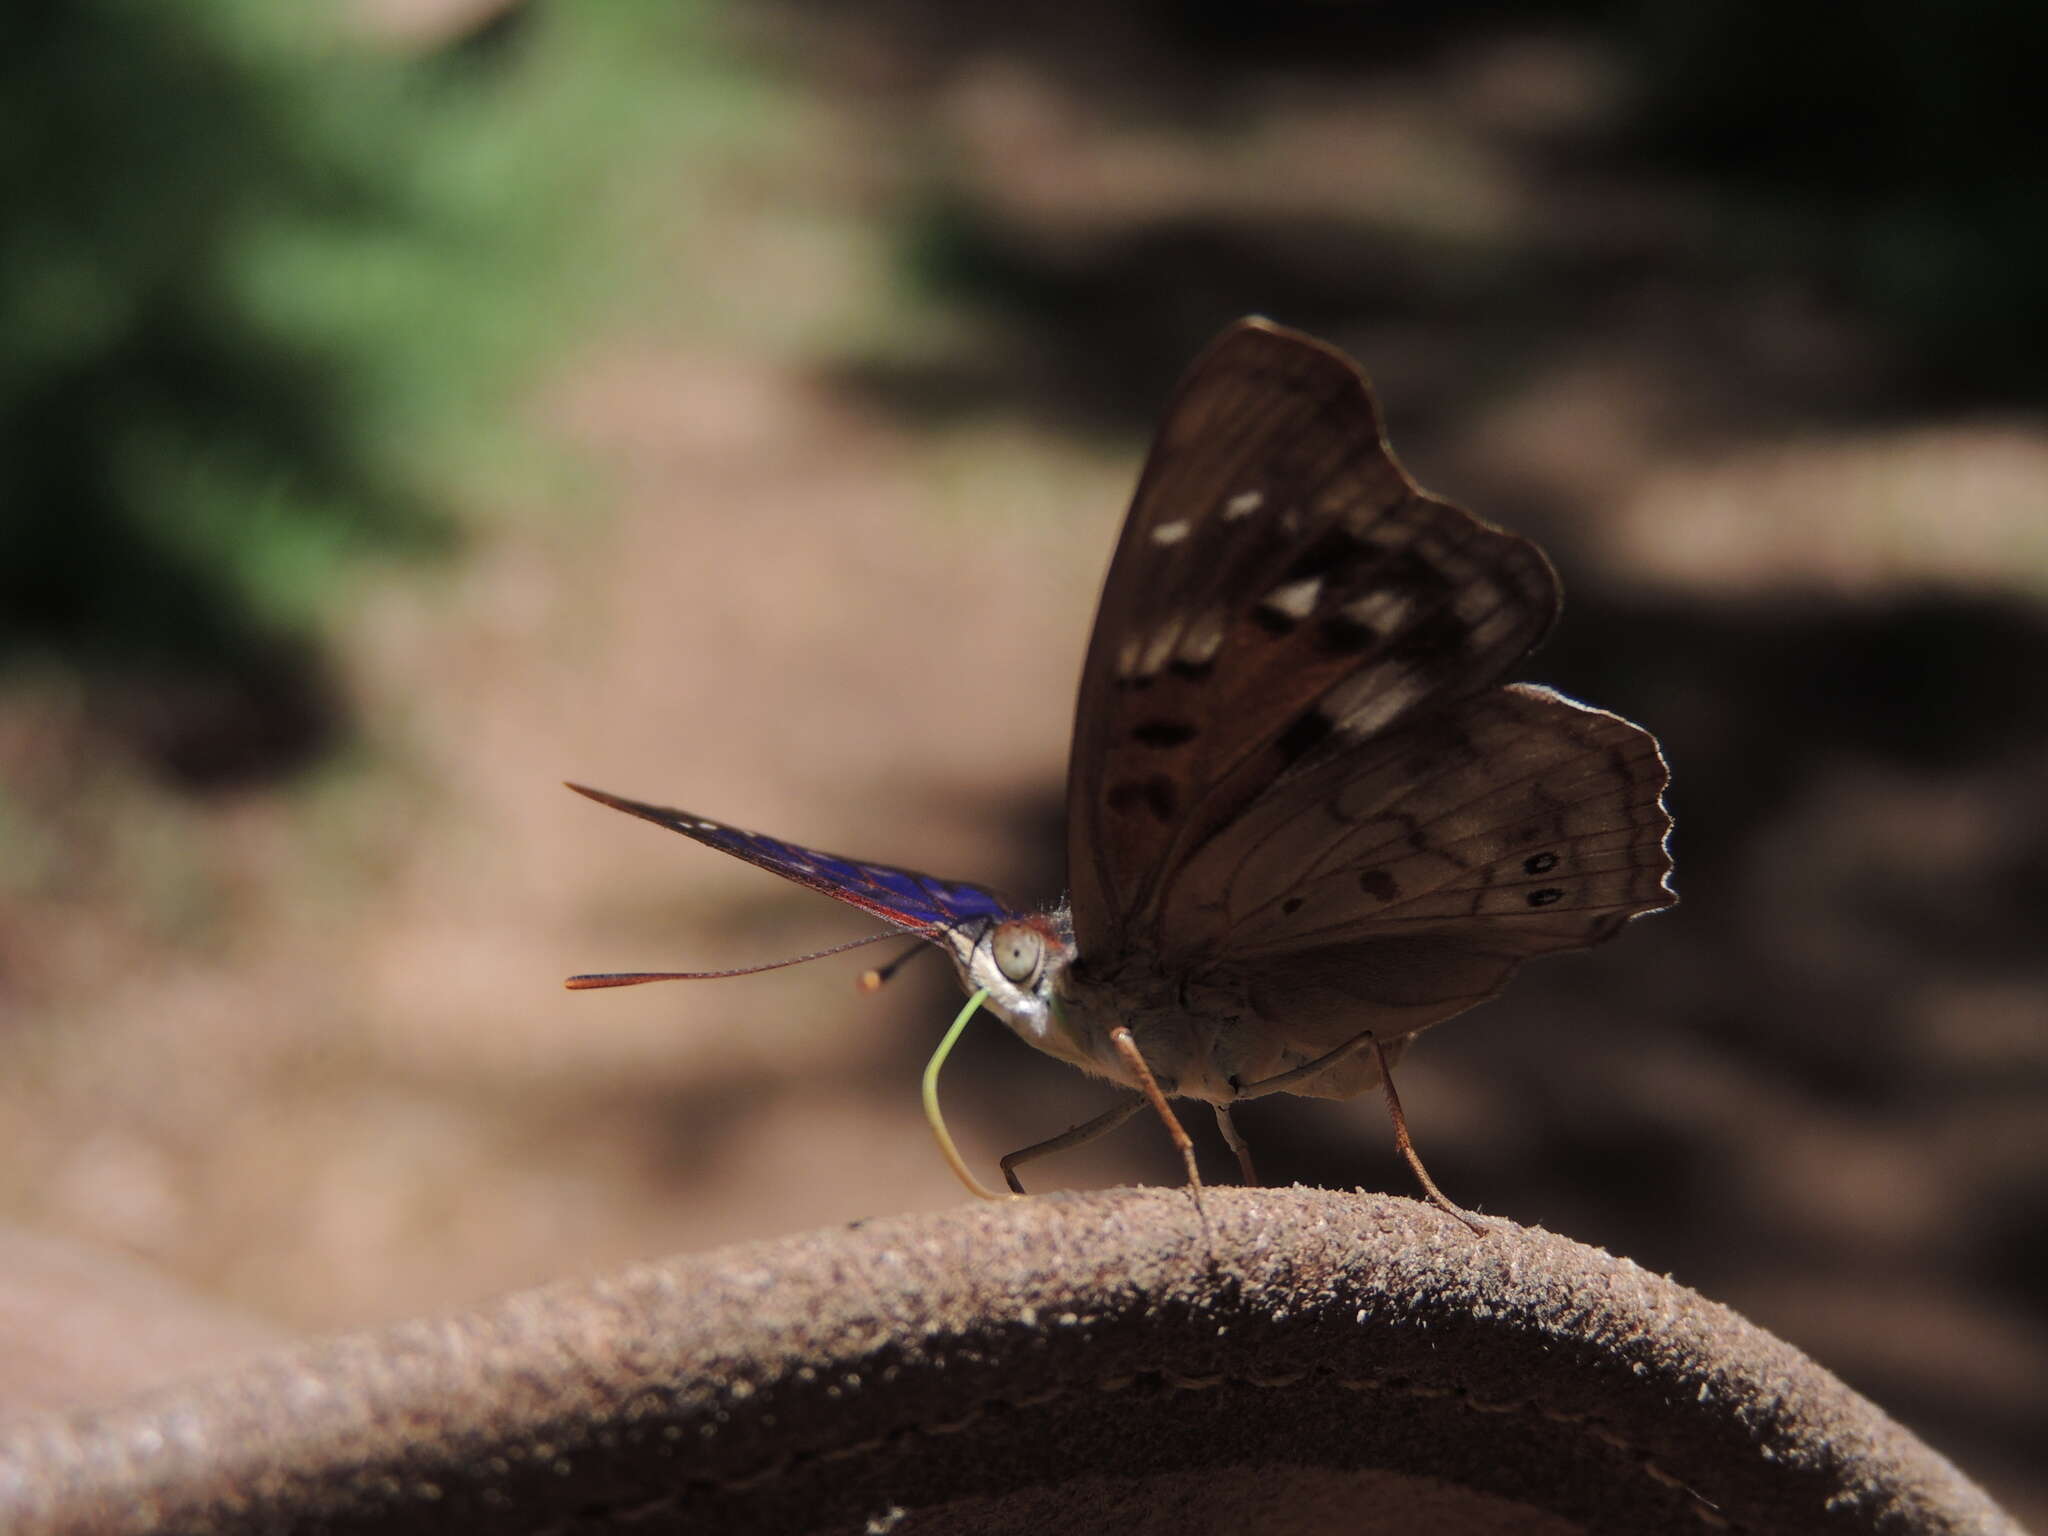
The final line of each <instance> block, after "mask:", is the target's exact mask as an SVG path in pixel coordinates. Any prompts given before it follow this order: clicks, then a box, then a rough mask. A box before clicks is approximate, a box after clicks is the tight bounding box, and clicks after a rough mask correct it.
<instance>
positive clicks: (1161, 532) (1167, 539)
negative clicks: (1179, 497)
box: [1152, 517, 1189, 549]
mask: <svg viewBox="0 0 2048 1536" xmlns="http://www.w3.org/2000/svg"><path fill="white" fill-rule="evenodd" d="M1188 527H1189V524H1188V520H1187V519H1186V518H1184V517H1178V518H1175V519H1174V520H1173V521H1172V522H1170V523H1161V524H1160V525H1159V526H1158V527H1156V528H1154V529H1153V530H1152V542H1153V543H1154V544H1157V545H1158V546H1159V547H1160V548H1161V549H1169V548H1171V547H1172V546H1173V545H1175V544H1178V543H1180V541H1181V540H1183V539H1185V538H1186V537H1187V536H1188Z"/></svg>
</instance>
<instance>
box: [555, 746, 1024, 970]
mask: <svg viewBox="0 0 2048 1536" xmlns="http://www.w3.org/2000/svg"><path fill="white" fill-rule="evenodd" d="M569 788H571V789H573V790H575V791H576V793H577V794H579V795H587V796H589V797H590V798H591V799H592V800H595V801H596V802H597V803H598V804H599V805H608V806H610V807H611V808H612V809H613V810H615V811H624V812H626V814H627V815H629V816H638V817H640V818H641V819H642V820H644V821H651V822H653V823H654V824H655V825H656V826H658V827H667V828H668V829H669V831H671V832H680V833H682V834H683V836H685V837H687V838H691V839H693V840H694V841H696V842H700V843H702V844H704V845H705V846H706V847H707V848H716V849H718V850H719V851H720V852H721V853H729V854H731V855H732V856H733V857H734V858H736V859H745V860H746V861H747V862H748V863H749V864H755V865H758V866H760V867H761V868H762V869H765V870H768V871H770V872H771V873H773V874H778V875H780V876H782V878H783V879H785V880H794V881H795V882H796V883H797V884H798V885H807V886H809V887H810V888H811V889H812V890H814V891H822V892H823V893H824V894H825V895H827V896H833V897H836V898H838V899H839V900H840V901H843V902H845V903H846V904H847V905H848V906H851V907H859V908H860V909H861V911H863V912H867V913H870V914H872V915H873V916H875V917H879V918H880V919H881V920H882V921H883V922H885V923H893V924H894V925H895V926H896V927H898V928H901V929H903V930H905V931H906V932H909V933H914V934H916V935H917V936H918V937H919V938H924V939H937V938H939V937H940V935H942V934H943V933H945V932H947V931H948V930H950V929H954V928H957V927H959V926H960V925H961V924H963V923H970V922H980V921H984V920H989V919H993V920H994V921H996V922H1001V921H1002V920H1003V919H1005V918H1009V917H1014V916H1016V915H1017V914H1016V911H1015V909H1013V908H1012V907H1011V906H1010V904H1009V903H1008V902H1006V901H1004V900H1003V899H1002V898H1001V897H1000V896H998V895H996V893H995V892H994V891H991V890H988V889H986V888H984V887H982V886H979V885H968V884H966V883H964V882H962V881H958V880H939V879H935V878H933V877H932V876H930V875H921V874H919V873H918V872H917V871H916V870H912V869H897V868H895V867H893V866H892V865H888V864H866V863H863V862H861V861H860V860H859V859H845V858H841V857H840V856H839V855H838V854H836V853H820V852H818V851H817V850H816V849H814V848H799V847H798V846H797V845H796V844H795V843H785V842H783V841H782V839H781V838H778V837H768V836H765V835H763V834H762V833H759V832H744V831H742V830H741V829H740V828H738V827H729V826H727V825H726V824H725V823H724V822H722V821H712V820H711V819H710V818H708V817H704V816H693V815H691V814H690V813H689V812H688V811H672V810H669V809H668V808H666V807H665V806H659V805H647V804H644V803H642V802H641V801H638V800H627V799H624V798H623V797H621V796H618V795H608V794H606V793H605V792H604V791H603V790H601V789H589V788H586V787H585V786H584V785H581V784H571V785H570V786H569Z"/></svg>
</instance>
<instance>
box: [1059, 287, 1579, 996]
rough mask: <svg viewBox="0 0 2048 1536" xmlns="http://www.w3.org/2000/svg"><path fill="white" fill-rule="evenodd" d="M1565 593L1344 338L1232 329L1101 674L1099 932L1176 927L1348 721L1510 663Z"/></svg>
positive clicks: (1130, 545)
mask: <svg viewBox="0 0 2048 1536" xmlns="http://www.w3.org/2000/svg"><path fill="white" fill-rule="evenodd" d="M1557 606H1558V598H1557V586H1556V580H1555V578H1554V576H1553V575H1552V573H1551V570H1550V566H1549V563H1548V562H1547V561H1546V560H1545V559H1544V557H1543V555H1542V553H1541V552H1540V551H1539V550H1537V549H1536V547H1535V546H1534V545H1532V544H1530V543H1528V542H1527V541H1526V540H1523V539H1520V538H1517V537H1515V536H1514V535H1512V534H1509V533H1506V532H1503V531H1502V530H1500V529H1497V528H1493V527H1491V526H1489V525H1488V524H1485V523H1482V522H1481V521H1479V520H1478V519H1477V518H1474V517H1472V516H1471V515H1470V514H1468V513H1466V512H1463V511H1461V510H1460V509H1458V508H1456V507H1454V506H1451V505H1449V504H1448V503H1446V502H1442V501H1438V500H1436V499H1435V498H1433V497H1430V496H1428V495H1426V494H1424V493H1423V492H1422V491H1421V490H1420V489H1419V488H1417V487H1416V485H1415V484H1414V483H1413V482H1412V481H1411V480H1409V478H1408V477H1407V475H1406V474H1405V473H1404V472H1403V470H1402V469H1401V467H1400V465H1399V464H1398V463H1397V462H1396V461H1395V460H1394V458H1393V456H1392V454H1391V453H1390V452H1389V450H1388V449H1387V446H1386V444H1385V442H1384V440H1383V436H1382V433H1381V429H1380V421H1379V415H1378V411H1377V409H1376V408H1375V406H1374V404H1373V400H1372V396H1371V393H1370V390H1369V388H1368V386H1367V384H1366V382H1365V378H1364V376H1363V375H1362V374H1361V373H1359V371H1358V369H1357V368H1356V367H1355V366H1354V365H1353V364H1352V363H1351V362H1350V360H1349V359H1347V358H1345V357H1344V356H1343V354H1342V353H1340V352H1338V351H1336V350H1335V349H1334V348H1332V347H1328V346H1326V345H1324V344H1323V343H1321V342H1318V341H1315V340H1313V339H1312V338H1309V337H1306V336H1303V335H1301V334H1299V333H1297V332H1293V331H1288V330H1284V329H1282V328H1280V327H1278V326H1275V325H1272V324H1271V323H1269V322H1267V321H1263V320H1247V321H1241V322H1239V323H1238V324H1237V325H1235V326H1233V327H1232V328H1231V329H1229V330H1228V331H1226V332H1225V333H1224V334H1223V335H1222V336H1221V337H1220V338H1219V339H1218V340H1217V341H1216V342H1215V343H1213V344H1212V345H1211V346H1210V348H1209V350H1208V351H1206V352H1205V353H1203V354H1202V356H1201V357H1199V358H1198V359H1196V361H1195V363H1194V364H1193V365H1192V366H1191V367H1190V368H1189V370H1188V372H1187V374H1186V375H1185V376H1184V378H1183V379H1182V381H1181V384H1180V387H1179V389H1178V391H1177V392H1176V394H1175V396H1174V399H1173V401H1172V403H1171V405H1170V406H1169V408H1168V411H1167V414H1166V417H1165V419H1164V422H1163V424H1162V426H1161V427H1160V430H1159V434H1158V437H1157V439H1156V440H1155V442H1154V444H1153V448H1152V453H1151V456H1150V458H1149V460H1148V461H1147V464H1146V468H1145V472H1144V475H1143V478H1142V479H1141V481H1140V483H1139V486H1138V491H1137V495H1136V497H1135V499H1134V501H1133V503H1132V507H1131V511H1130V515H1129V517H1128V519H1127V520H1126V522H1125V525H1124V531H1123V535H1122V537H1121V539H1120V540H1119V542H1118V545H1117V550H1116V554H1115V556H1114V558H1113V559H1112V561H1111V565H1110V571H1109V575H1108V578H1107V580H1106V582H1105V584H1104V588H1103V596H1102V603H1101V607H1100V609H1099V611H1098V615H1097V619H1096V626H1095V633H1094V637H1093V639H1092V641H1091V642H1090V646H1089V652H1088V659H1087V663H1086V665H1085V668H1084V670H1083V674H1082V682H1081V693H1080V702H1079V706H1078V709H1077V713H1076V721H1075V732H1074V747H1073V757H1072V762H1071V767H1070V769H1069V776H1068V850H1069V877H1070V880H1071V883H1072V903H1073V916H1074V925H1075V932H1076V937H1077V939H1078V941H1079V944H1080V948H1081V951H1082V953H1083V954H1084V955H1087V954H1095V955H1113V954H1116V953H1119V952H1123V951H1126V950H1129V949H1131V948H1134V947H1135V948H1145V947H1153V948H1172V947H1174V946H1173V943H1172V935H1171V934H1167V933H1163V932H1161V929H1160V925H1161V923H1162V920H1163V898H1164V893H1165V888H1166V886H1167V884H1168V883H1169V881H1170V878H1171V873H1172V871H1173V870H1174V869H1176V868H1177V867H1179V866H1180V865H1181V864H1184V863H1185V862H1186V861H1187V860H1188V859H1189V858H1191V857H1192V856H1193V855H1194V854H1195V852H1196V851H1197V850H1198V849H1200V848H1201V847H1202V846H1203V845H1204V843H1205V842H1206V841H1207V840H1208V839H1209V838H1211V837H1212V836H1215V835H1216V834H1217V833H1218V832H1219V830H1220V829H1223V828H1225V827H1226V826H1228V825H1229V824H1230V823H1231V822H1232V821H1233V820H1234V819H1235V818H1236V817H1238V816H1239V815H1240V814H1241V813H1242V812H1243V811H1244V809H1245V808H1246V807H1247V806H1248V805H1250V804H1251V803H1252V802H1253V801H1255V800H1256V799H1257V798H1258V797H1259V796H1261V795H1262V794H1264V793H1266V792H1267V791H1268V790H1269V789H1270V788H1271V786H1272V785H1273V784H1274V783H1276V782H1277V781H1279V780H1281V779H1283V778H1284V777H1285V776H1286V775H1287V774H1288V773H1290V772H1291V771H1294V770H1296V769H1298V768H1299V767H1301V766H1302V765H1304V764H1306V763H1308V762H1311V761H1313V760H1315V759H1317V758H1319V757H1320V756H1322V755H1324V754H1326V753H1327V752H1329V751H1330V750H1331V747H1332V745H1333V743H1334V744H1337V745H1342V744H1344V743H1347V742H1357V741H1363V740H1370V739H1372V738H1374V737H1376V736H1380V735H1383V734H1387V733H1390V732H1393V731H1395V730H1396V729H1397V728H1398V727H1399V726H1400V725H1401V724H1402V722H1403V721H1405V720H1406V719H1407V718H1408V717H1409V716H1410V714H1411V713H1412V712H1414V711H1416V710H1417V709H1418V708H1420V707H1422V706H1425V705H1426V706H1430V707H1435V706H1437V705H1439V704H1441V703H1443V702H1444V701H1447V700H1452V699H1456V698H1459V697H1461V696H1463V695H1465V694H1468V693H1472V692H1474V691H1477V690H1479V689H1482V688H1486V687H1490V686H1491V685H1493V684H1494V683H1496V682H1498V681H1499V680H1500V678H1501V677H1502V676H1503V675H1504V674H1505V673H1506V671H1507V670H1508V669H1509V668H1510V667H1512V666H1513V665H1514V664H1515V663H1516V662H1517V661H1519V660H1520V659H1521V658H1522V657H1523V656H1525V655H1526V654H1527V653H1528V651H1529V650H1530V648H1531V647H1532V646H1534V645H1535V644H1536V642H1537V641H1538V640H1540V639H1541V638H1542V637H1543V635H1544V634H1545V633H1546V632H1547V631H1548V629H1549V627H1550V625H1551V623H1552V622H1553V621H1554V619H1555V617H1556V613H1557Z"/></svg>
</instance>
